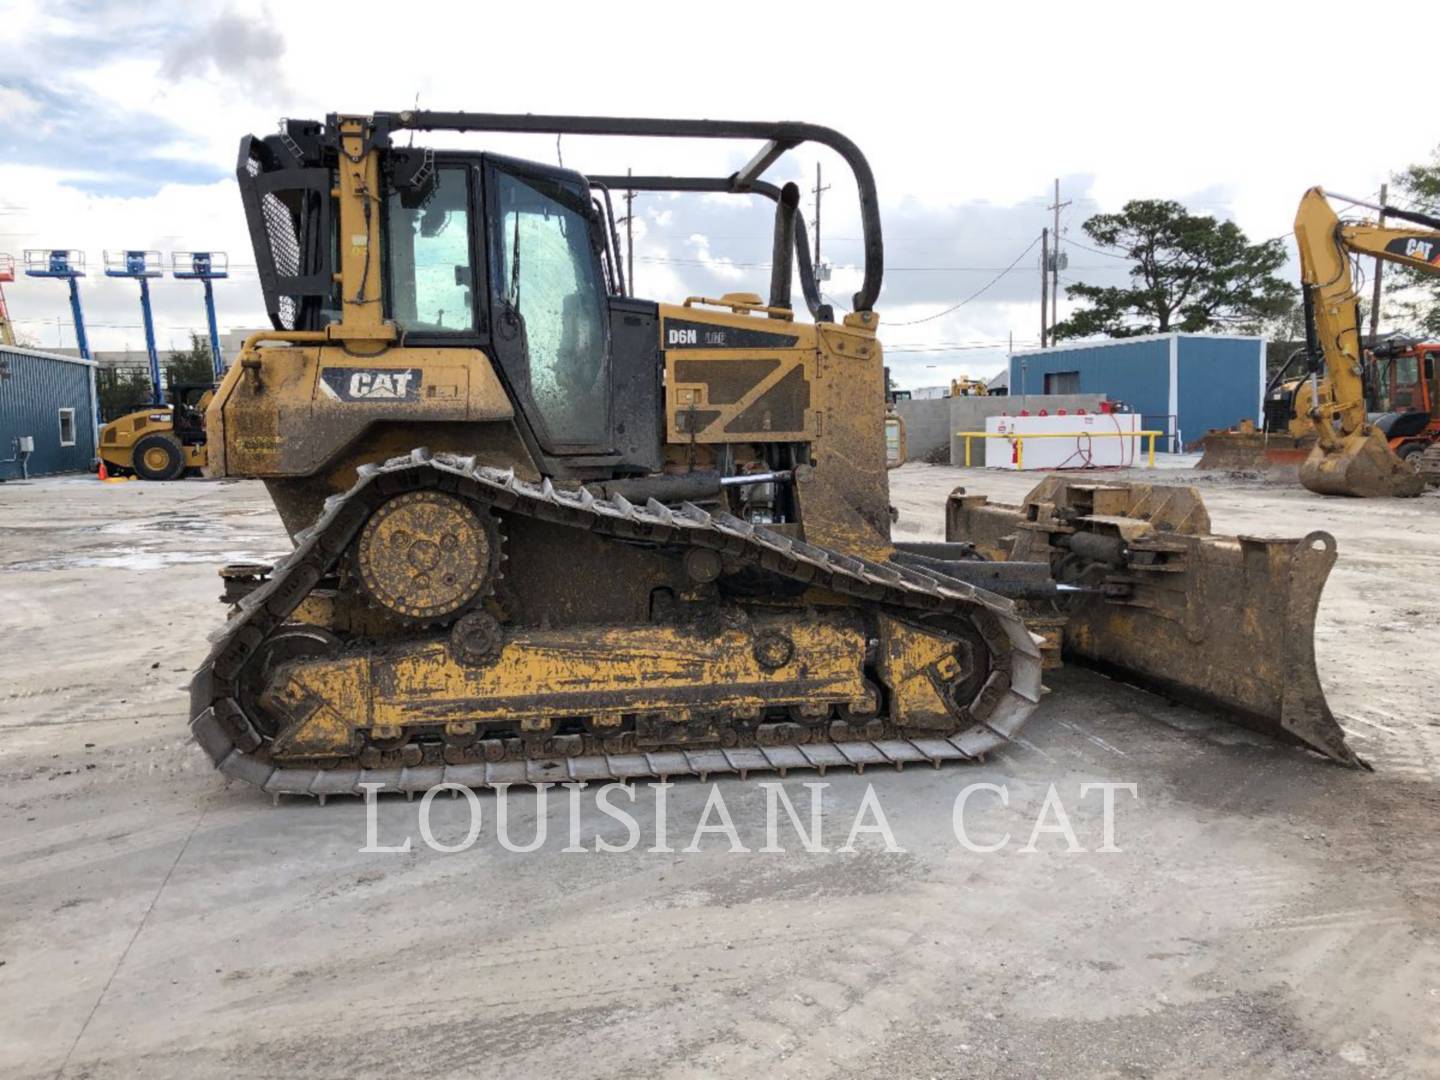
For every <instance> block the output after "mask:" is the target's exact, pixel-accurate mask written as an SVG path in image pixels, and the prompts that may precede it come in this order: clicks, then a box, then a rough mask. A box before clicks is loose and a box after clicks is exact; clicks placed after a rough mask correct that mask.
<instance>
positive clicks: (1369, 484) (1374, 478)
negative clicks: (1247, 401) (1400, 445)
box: [1300, 427, 1425, 499]
mask: <svg viewBox="0 0 1440 1080" xmlns="http://www.w3.org/2000/svg"><path fill="white" fill-rule="evenodd" d="M1300 483H1302V484H1304V485H1305V487H1307V488H1308V489H1309V490H1311V491H1313V492H1315V493H1316V494H1317V495H1349V496H1352V497H1354V498H1358V499H1371V498H1386V497H1390V498H1401V499H1409V498H1413V497H1415V496H1416V495H1419V494H1420V493H1421V492H1422V491H1424V490H1425V477H1424V476H1422V475H1421V473H1420V471H1419V470H1418V469H1417V468H1415V467H1414V466H1412V465H1410V464H1408V463H1407V462H1404V461H1401V460H1400V459H1399V458H1398V457H1396V456H1395V455H1394V454H1393V453H1392V452H1391V450H1390V445H1389V443H1387V442H1386V441H1385V436H1384V435H1383V434H1382V433H1381V432H1380V429H1379V428H1373V427H1372V428H1370V429H1369V430H1368V431H1366V432H1364V433H1361V432H1356V433H1355V434H1354V435H1349V436H1346V437H1345V438H1344V439H1343V440H1342V441H1341V443H1340V445H1339V446H1338V447H1336V448H1334V449H1329V450H1327V449H1326V448H1325V447H1324V446H1323V445H1319V444H1317V445H1316V447H1315V449H1314V450H1312V451H1310V456H1309V457H1308V458H1306V459H1305V464H1304V465H1302V466H1300Z"/></svg>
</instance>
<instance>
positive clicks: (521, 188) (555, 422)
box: [493, 172, 610, 445]
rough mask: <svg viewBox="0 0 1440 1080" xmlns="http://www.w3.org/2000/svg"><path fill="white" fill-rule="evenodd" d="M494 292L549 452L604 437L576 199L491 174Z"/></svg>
mask: <svg viewBox="0 0 1440 1080" xmlns="http://www.w3.org/2000/svg"><path fill="white" fill-rule="evenodd" d="M495 198H496V205H497V210H498V213H497V214H496V236H495V245H496V248H497V249H498V254H499V258H498V260H497V262H498V264H499V265H498V267H497V269H498V270H499V273H498V274H496V276H495V281H494V285H493V289H494V292H495V294H496V297H497V300H498V302H499V310H500V314H499V318H502V319H504V318H512V319H513V318H516V317H517V316H518V321H519V323H520V327H521V330H522V337H521V340H522V341H523V342H524V345H525V359H524V363H525V368H526V372H527V375H528V383H529V392H530V397H531V400H532V401H533V403H534V407H535V409H536V410H537V412H538V414H539V415H538V417H535V418H533V419H535V420H538V421H539V426H540V428H541V429H542V431H543V432H544V433H545V434H546V435H547V436H548V438H546V439H545V441H547V442H549V443H551V444H570V445H593V444H599V443H603V442H604V441H605V440H606V439H607V438H608V436H609V385H610V365H609V342H608V339H607V327H606V321H605V291H604V286H603V284H602V282H601V280H600V274H599V264H598V261H597V258H596V253H595V251H594V249H593V247H592V246H591V233H590V219H589V216H588V213H587V212H586V210H587V203H586V196H585V194H584V193H583V192H580V191H576V190H572V189H571V188H570V187H569V186H567V185H564V184H562V183H560V182H559V181H555V180H549V179H545V178H542V177H525V176H516V175H512V174H510V173H506V172H499V173H497V174H496V190H495Z"/></svg>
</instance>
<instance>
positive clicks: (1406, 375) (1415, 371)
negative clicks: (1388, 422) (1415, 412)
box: [1391, 356, 1420, 411]
mask: <svg viewBox="0 0 1440 1080" xmlns="http://www.w3.org/2000/svg"><path fill="white" fill-rule="evenodd" d="M1419 378H1420V363H1419V361H1418V360H1417V359H1416V358H1415V357H1413V356H1401V357H1397V358H1396V361H1395V394H1394V398H1395V400H1394V401H1392V402H1391V406H1392V407H1393V408H1394V409H1395V410H1396V411H1403V410H1407V409H1413V408H1414V407H1415V406H1416V404H1417V402H1416V400H1415V397H1416V395H1415V383H1416V381H1417V380H1418V379H1419Z"/></svg>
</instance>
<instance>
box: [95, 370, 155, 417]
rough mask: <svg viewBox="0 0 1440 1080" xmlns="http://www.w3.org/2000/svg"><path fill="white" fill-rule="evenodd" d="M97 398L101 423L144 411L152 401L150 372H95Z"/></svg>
mask: <svg viewBox="0 0 1440 1080" xmlns="http://www.w3.org/2000/svg"><path fill="white" fill-rule="evenodd" d="M95 396H96V398H97V399H98V400H99V403H100V422H101V423H109V422H110V421H111V420H114V419H115V418H116V417H120V416H124V415H125V414H126V413H131V412H135V411H136V410H137V409H143V408H144V407H145V406H146V404H147V403H148V402H149V401H150V372H149V371H147V370H146V369H145V368H137V367H125V368H121V367H102V368H97V369H96V371H95Z"/></svg>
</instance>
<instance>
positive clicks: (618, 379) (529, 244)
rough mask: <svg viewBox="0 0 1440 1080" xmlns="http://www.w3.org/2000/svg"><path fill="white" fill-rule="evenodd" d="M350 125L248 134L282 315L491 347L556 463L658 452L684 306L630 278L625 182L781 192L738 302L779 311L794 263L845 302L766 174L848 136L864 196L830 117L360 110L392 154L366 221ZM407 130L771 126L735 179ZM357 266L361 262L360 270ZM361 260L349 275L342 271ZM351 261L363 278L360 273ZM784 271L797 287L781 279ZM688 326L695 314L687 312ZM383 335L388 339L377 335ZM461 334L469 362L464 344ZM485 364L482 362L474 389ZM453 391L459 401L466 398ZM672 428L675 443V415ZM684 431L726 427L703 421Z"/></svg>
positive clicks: (569, 467) (260, 224)
mask: <svg viewBox="0 0 1440 1080" xmlns="http://www.w3.org/2000/svg"><path fill="white" fill-rule="evenodd" d="M347 123H349V120H348V118H343V117H340V118H337V117H331V118H329V119H328V120H327V121H326V123H325V124H319V123H311V122H297V121H289V122H287V125H286V128H285V131H284V133H283V134H282V135H279V136H268V137H265V138H258V137H253V136H252V137H248V138H246V139H245V140H244V141H243V142H242V145H241V152H240V162H239V168H238V169H237V176H238V178H239V180H240V187H241V194H242V199H243V200H244V203H245V208H246V218H247V222H248V224H249V227H250V232H251V240H252V244H253V246H254V248H255V251H256V255H257V263H258V267H259V273H260V279H261V285H262V289H263V291H264V293H265V297H266V302H267V308H268V309H269V312H270V316H271V321H272V323H273V324H274V326H275V328H276V330H278V331H285V332H295V333H300V334H302V335H303V334H306V333H309V334H313V335H320V336H323V339H324V340H326V341H330V342H335V341H338V340H345V341H349V342H353V343H355V344H354V346H353V349H354V351H353V353H352V355H358V354H359V353H362V352H368V353H369V354H370V355H373V356H377V357H378V356H380V355H381V354H382V353H384V352H387V351H390V352H391V355H392V356H393V355H395V353H394V352H393V351H391V350H385V349H382V350H380V351H379V352H377V351H376V350H375V349H374V348H373V347H372V346H371V345H369V344H365V343H366V342H373V341H386V340H389V341H392V342H394V343H395V344H398V345H399V346H400V347H401V349H410V348H425V349H445V350H450V349H453V350H455V352H453V353H451V354H450V355H452V356H454V357H456V359H454V360H452V361H440V360H439V357H440V356H442V355H443V354H430V355H432V356H435V357H436V358H437V360H436V362H437V363H439V362H449V363H454V364H457V365H468V366H470V367H473V366H474V365H473V363H472V362H471V361H473V360H475V359H477V358H478V354H483V355H484V357H485V358H486V359H487V360H488V364H486V365H485V366H487V367H493V369H494V378H496V379H498V380H499V382H500V384H501V387H502V388H503V391H504V393H505V396H506V397H507V398H508V399H509V401H510V403H511V405H512V406H513V416H514V423H515V426H516V428H517V429H518V430H519V435H520V437H521V438H522V439H523V441H524V443H525V445H526V449H527V451H528V453H529V455H530V456H531V457H532V458H533V459H534V461H535V462H536V464H537V466H538V468H539V469H540V471H542V472H544V473H545V474H547V475H556V476H575V477H585V478H591V477H595V476H601V475H608V476H627V475H644V474H648V473H651V472H655V471H657V470H659V469H660V468H661V466H662V463H663V453H664V449H663V448H664V445H665V442H666V432H665V430H664V425H665V422H666V421H665V399H664V383H665V371H666V359H665V355H664V351H665V349H666V348H667V347H668V346H666V345H665V344H664V335H665V334H667V333H670V332H671V327H670V326H669V325H668V323H669V322H670V321H674V320H673V317H672V319H670V320H667V318H666V314H665V313H664V312H662V310H661V307H660V305H659V304H657V303H655V302H651V301H645V300H640V299H636V298H634V297H633V296H631V295H629V290H628V288H627V285H626V282H625V280H624V273H623V269H622V266H621V264H620V260H619V258H618V253H619V241H618V237H617V235H616V231H615V218H614V210H613V204H612V201H611V196H610V192H611V190H612V189H614V188H617V187H622V186H623V187H624V188H627V189H630V190H637V191H678V192H705V193H712V192H713V193H731V194H740V195H746V196H755V195H759V196H762V197H765V198H768V199H770V200H771V201H772V202H774V203H775V205H776V230H777V232H776V235H777V238H778V239H777V241H776V255H775V259H774V263H775V269H774V270H773V272H772V286H771V299H770V304H769V305H766V304H765V303H764V302H763V301H761V300H760V298H759V297H758V296H754V297H753V298H752V302H751V304H750V306H749V307H748V308H745V309H743V311H742V310H741V309H735V310H736V313H737V314H742V313H743V314H751V313H754V312H755V311H757V309H758V310H759V311H770V310H771V309H772V308H773V309H777V310H782V311H784V312H785V313H786V314H787V315H788V310H789V308H790V306H791V304H790V278H791V273H792V271H798V275H799V279H800V283H801V286H802V290H803V293H804V300H805V303H806V305H807V307H808V308H809V310H810V312H811V314H812V315H813V316H814V317H815V320H816V322H821V321H833V319H834V316H833V313H832V312H831V309H830V308H829V306H828V305H825V304H822V303H821V298H820V293H819V288H818V285H817V284H816V281H815V275H814V272H813V268H812V266H811V263H810V257H809V243H808V239H807V238H806V234H805V228H804V222H803V219H802V218H801V217H800V215H799V213H798V211H797V210H796V206H795V204H796V203H797V202H798V189H797V190H796V191H794V192H793V193H790V195H789V196H788V201H786V198H782V196H785V194H786V193H785V192H783V191H782V189H781V188H779V187H776V186H775V185H773V184H770V183H768V182H766V181H764V180H763V179H761V173H762V172H763V171H764V169H765V168H767V167H768V166H769V165H770V164H771V163H772V162H773V161H774V160H775V158H777V157H778V156H779V155H780V153H782V152H783V151H784V150H787V149H789V148H790V147H792V146H795V145H798V144H799V143H800V142H803V141H806V140H807V139H813V140H815V141H818V142H822V143H839V144H840V145H839V146H838V147H837V148H838V149H840V150H841V153H842V155H846V156H853V157H854V159H855V161H854V162H852V164H857V163H858V167H859V168H860V169H861V173H860V175H861V177H862V185H861V187H862V191H865V192H867V197H868V193H869V192H870V191H872V190H873V188H872V185H873V180H871V178H870V177H869V174H868V166H865V164H864V160H863V158H862V157H860V156H859V154H858V151H855V150H853V148H852V147H850V145H849V144H848V142H845V141H844V140H841V139H840V137H839V136H837V135H836V134H835V133H833V132H830V131H829V130H828V129H823V128H815V127H811V126H809V125H795V124H780V125H769V124H765V125H752V124H721V123H713V122H710V121H696V122H659V121H627V120H602V121H597V120H594V119H590V118H573V117H558V118H540V117H536V118H516V117H503V116H494V115H482V114H460V115H452V114H433V115H432V114H424V113H417V114H383V115H382V114H377V116H375V117H372V118H368V119H367V120H366V121H365V123H364V127H363V139H364V144H363V145H364V146H366V147H367V148H369V149H374V150H378V151H379V153H378V154H374V155H373V159H374V160H376V161H378V168H377V170H376V175H375V178H374V182H375V183H376V184H377V185H378V189H379V190H378V195H377V194H373V193H372V189H370V188H369V187H368V186H367V187H366V189H365V194H364V196H363V197H364V199H365V200H366V205H367V207H370V208H372V209H367V212H366V216H365V218H364V220H363V221H362V222H352V224H351V225H350V226H346V225H344V223H343V222H342V220H341V217H342V215H341V214H340V213H339V212H337V209H336V205H335V199H334V198H333V197H332V195H331V192H332V190H333V188H334V186H335V184H336V183H337V181H340V180H343V179H345V178H346V177H345V172H346V168H347V167H348V166H349V165H350V164H352V162H351V161H350V160H349V159H348V157H347V155H348V154H349V153H351V152H352V151H351V150H346V151H345V152H344V153H340V154H337V153H336V150H337V138H338V141H339V142H341V143H343V142H344V139H345V138H346V136H337V132H340V131H342V130H350V129H349V128H347V127H346V125H347ZM401 127H411V128H415V129H419V130H429V129H431V128H443V129H446V130H457V131H486V130H560V131H566V132H570V131H574V132H577V133H582V134H620V135H625V134H642V135H660V136H667V137H670V136H687V135H688V136H700V137H732V136H733V137H749V138H754V137H766V138H769V139H770V140H771V141H770V142H769V143H768V144H767V146H766V149H765V150H763V151H762V153H761V154H760V155H759V156H758V157H757V159H756V160H755V161H754V162H752V163H751V164H750V165H747V166H746V167H745V168H744V169H742V170H741V171H739V172H737V173H734V174H731V175H730V176H726V177H688V176H687V177H667V176H658V177H657V176H649V177H646V176H629V175H627V176H624V177H618V176H588V177H587V176H585V175H582V174H581V173H578V172H575V171H572V170H568V169H564V168H556V167H553V166H549V165H544V164H540V163H536V162H529V161H521V160H517V159H514V158H509V157H505V156H502V155H498V154H492V153H480V152H464V151H447V150H435V149H430V148H423V149H422V148H416V147H409V146H404V147H402V146H396V145H393V144H392V143H391V142H390V134H391V132H392V131H393V130H395V129H397V128H401ZM357 138H359V136H357ZM346 145H347V146H349V145H350V144H346ZM365 183H366V185H369V184H370V183H371V181H369V180H366V181H365ZM789 187H793V185H789ZM357 191H358V189H357ZM341 202H342V203H343V202H344V200H341ZM862 217H863V218H865V221H864V222H863V223H862V227H863V231H865V232H866V234H867V237H869V238H870V242H869V247H868V248H867V263H866V278H865V284H864V287H863V289H862V292H861V293H860V294H857V296H859V297H861V298H862V299H863V301H864V308H865V310H866V311H867V312H868V309H869V307H870V305H871V304H872V303H873V300H874V297H875V295H876V294H877V293H878V290H879V273H880V269H879V264H880V254H879V252H880V247H879V225H878V216H877V215H876V214H875V213H874V212H873V205H872V203H871V202H870V201H867V203H866V205H865V206H862ZM372 228H374V233H373V234H372V233H371V231H370V230H371V229H372ZM362 230H363V231H362ZM357 236H358V237H359V240H358V241H357V239H356V238H357ZM375 249H378V250H379V252H380V256H381V257H380V259H379V260H378V265H377V266H376V267H375V268H374V270H373V271H371V270H370V265H371V257H370V256H366V255H363V254H360V255H357V254H356V252H364V251H366V250H371V251H373V250H375ZM357 263H358V265H359V266H361V267H362V269H361V271H360V273H359V274H355V273H354V268H355V267H356V265H357ZM347 273H349V274H350V275H351V276H350V278H349V280H347V282H346V284H345V285H344V286H343V287H342V286H339V285H337V279H341V278H345V277H346V275H347ZM367 275H368V276H367ZM356 277H358V286H357V284H352V282H354V280H355V278H356ZM782 278H783V287H781V286H779V285H778V284H777V283H778V282H780V281H781V279H782ZM726 299H727V298H722V301H725V300H726ZM699 302H702V303H706V304H713V303H715V301H699ZM686 306H687V307H688V306H689V302H688V301H687V303H686ZM357 316H358V318H357ZM771 317H778V316H775V315H772V316H771ZM867 317H868V314H867ZM662 321H664V322H666V323H667V325H664V326H662ZM747 321H748V319H747ZM360 323H366V324H367V325H366V327H365V328H361V327H360V325H359V324H360ZM695 325H698V324H695ZM381 327H383V329H376V328H381ZM674 332H675V333H676V334H685V333H690V334H694V333H696V332H697V331H696V330H695V329H694V326H692V327H691V328H690V329H689V330H688V331H687V330H683V329H676V330H675V331H674ZM370 333H377V334H379V335H380V336H378V337H374V336H371V337H366V336H365V335H366V334H370ZM718 336H719V337H720V338H721V339H722V340H721V341H720V344H719V347H721V348H725V349H730V350H733V349H736V348H742V347H750V346H763V345H766V344H770V345H774V344H775V343H776V342H775V341H772V340H768V339H766V338H767V336H766V335H763V334H758V335H757V334H754V333H748V332H747V333H746V334H736V333H733V332H728V338H729V340H725V339H726V338H727V332H722V333H721V334H719V335H718ZM770 337H774V336H773V335H771V336H770ZM742 339H743V341H742ZM762 339H766V340H762ZM777 340H778V339H777ZM789 340H791V341H792V343H793V338H792V339H789ZM670 344H672V345H677V344H678V345H679V346H681V347H684V346H687V345H688V346H690V347H695V348H699V347H702V346H704V345H706V344H713V342H707V341H698V340H685V341H681V340H678V339H677V340H676V341H672V342H671V343H670ZM347 347H350V346H347ZM465 350H468V351H469V352H468V355H469V357H470V358H471V360H468V361H467V360H464V359H461V357H463V356H464V355H465ZM417 359H420V358H419V357H418V355H417ZM424 362H426V361H423V360H422V363H424ZM432 374H433V372H427V370H426V369H425V368H424V367H421V366H416V367H414V368H413V369H406V370H401V371H386V372H384V373H382V374H377V373H376V372H372V371H365V370H360V365H358V364H357V365H354V370H352V369H351V367H350V366H348V365H347V366H345V367H341V368H336V369H329V370H327V372H326V374H325V375H324V376H322V378H323V379H324V380H325V382H326V383H330V384H333V385H328V387H326V388H324V389H325V390H326V393H328V394H330V395H331V396H330V399H329V400H331V401H334V402H337V403H340V404H348V403H351V402H358V401H377V400H389V401H394V402H420V403H428V402H429V401H430V400H431V399H439V398H442V397H443V396H444V395H445V394H447V393H453V394H454V395H455V396H456V397H457V399H459V398H463V397H464V395H465V390H464V387H463V385H461V384H460V383H461V382H462V381H463V379H464V378H465V377H466V376H465V375H464V374H463V373H462V375H461V376H460V380H457V385H456V386H454V387H447V386H445V385H443V384H442V385H433V382H432ZM474 376H475V373H474V372H473V371H472V372H471V373H470V377H472V386H473V385H474V382H473V378H474ZM484 377H485V378H490V376H489V373H488V372H487V373H486V374H485V376H484ZM735 400H738V399H735ZM437 403H438V402H437ZM457 407H462V408H463V407H464V403H463V401H459V402H458V405H457ZM697 413H698V415H699V417H700V419H704V418H705V414H704V413H699V412H698V410H697ZM717 415H719V414H717ZM722 419H723V420H724V421H725V422H727V423H728V422H729V421H730V420H731V419H732V418H731V417H730V416H729V415H728V414H726V415H724V416H723V417H722ZM729 430H732V431H733V430H740V429H739V428H730V429H729ZM669 435H670V436H671V438H670V441H672V442H673V441H675V438H674V436H675V432H674V431H671V432H669ZM685 438H686V439H687V440H688V441H692V442H696V441H698V442H710V441H715V440H714V439H713V438H706V437H705V436H704V435H703V434H702V433H699V432H692V433H690V434H687V435H686V436H685ZM762 441H763V440H762Z"/></svg>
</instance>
